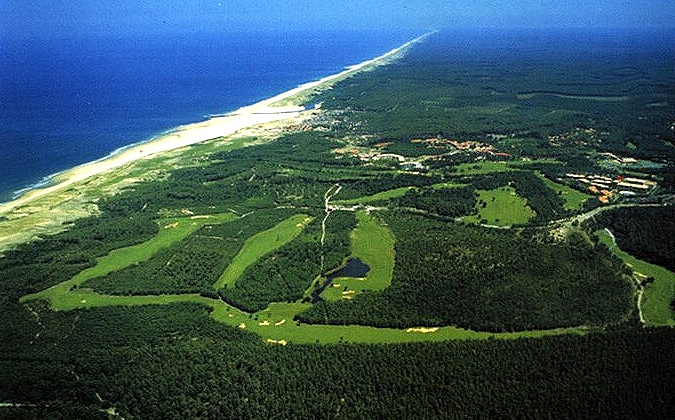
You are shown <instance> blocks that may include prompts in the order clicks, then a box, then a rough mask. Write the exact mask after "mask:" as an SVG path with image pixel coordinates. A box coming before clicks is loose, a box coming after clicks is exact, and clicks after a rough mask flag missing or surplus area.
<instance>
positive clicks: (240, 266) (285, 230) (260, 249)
mask: <svg viewBox="0 0 675 420" xmlns="http://www.w3.org/2000/svg"><path fill="white" fill-rule="evenodd" d="M311 221H312V218H311V217H309V216H307V215H306V214H296V215H294V216H291V217H289V218H288V219H286V220H284V221H282V222H281V223H279V224H277V225H276V226H274V227H273V228H271V229H267V230H265V231H262V232H260V233H257V234H255V235H253V236H251V237H250V238H248V239H247V240H246V242H245V243H244V246H243V247H242V248H241V251H239V253H238V254H237V255H236V256H235V257H234V258H233V259H232V262H231V263H230V265H228V266H227V268H226V269H225V272H224V273H223V274H222V275H221V276H220V278H219V279H218V281H217V282H216V284H215V285H214V288H215V289H216V290H219V289H222V288H224V287H232V286H234V283H235V282H236V281H237V279H238V278H239V277H241V275H242V274H243V273H244V271H245V270H246V269H247V268H248V267H249V266H250V265H252V264H254V263H255V262H256V261H258V260H259V259H260V258H261V257H263V256H264V255H266V254H269V253H270V252H272V251H274V250H276V249H279V248H281V247H282V246H284V245H286V244H287V243H289V242H290V241H292V240H293V239H295V237H296V236H298V235H299V234H300V232H302V231H303V230H304V229H305V227H307V224H308V223H309V222H311Z"/></svg>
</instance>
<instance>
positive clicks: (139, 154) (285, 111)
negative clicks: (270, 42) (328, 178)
mask: <svg viewBox="0 0 675 420" xmlns="http://www.w3.org/2000/svg"><path fill="white" fill-rule="evenodd" d="M431 33H433V32H431ZM431 33H427V34H424V35H422V36H420V37H417V38H415V39H413V40H411V41H408V42H406V43H405V44H403V45H401V46H400V47H397V48H395V49H393V50H391V51H388V52H386V53H384V54H382V55H380V56H378V57H375V58H373V59H369V60H366V61H363V62H361V63H359V64H356V65H352V66H348V67H346V68H345V70H343V71H341V72H338V73H336V74H333V75H330V76H326V77H324V78H321V79H319V80H317V81H313V82H309V83H305V84H302V85H300V86H298V87H295V88H293V89H290V90H288V91H285V92H283V93H281V94H278V95H275V96H273V97H271V98H268V99H265V100H262V101H260V102H257V103H255V104H253V105H248V106H244V107H242V108H239V109H237V110H235V111H233V112H230V113H227V114H224V115H222V116H216V117H213V118H209V119H207V120H205V121H201V122H197V123H192V124H187V125H182V126H179V127H176V128H175V129H172V130H169V131H167V132H166V134H164V135H160V136H157V137H155V138H151V139H149V140H147V141H142V142H137V143H133V144H130V145H127V146H124V147H121V148H118V149H116V150H115V151H113V152H112V153H110V154H109V155H107V156H105V157H103V158H101V159H98V160H94V161H92V162H88V163H85V164H82V165H79V166H76V167H74V168H71V169H67V170H65V171H61V172H58V173H55V174H53V175H50V176H48V177H46V178H44V179H43V180H41V181H40V182H38V183H36V184H34V185H32V186H29V187H26V188H24V189H22V190H19V191H17V193H19V195H18V196H16V197H15V198H14V199H13V200H11V201H8V202H5V203H0V214H3V213H8V212H10V211H12V210H14V209H17V208H19V207H21V206H24V205H26V204H28V203H31V202H33V201H34V200H36V199H38V198H40V197H43V196H45V195H48V194H51V193H54V192H57V191H59V190H62V189H64V188H66V187H68V186H71V185H73V184H76V183H78V182H81V181H85V180H86V179H88V178H90V177H92V176H94V175H98V174H101V173H103V172H105V171H108V170H111V169H114V168H118V167H121V166H123V165H125V164H128V163H130V162H133V161H135V160H138V159H144V158H148V157H150V156H154V155H157V154H159V153H163V152H166V151H170V150H174V149H177V148H181V147H185V146H189V145H192V144H196V143H200V142H203V141H206V140H211V139H215V138H219V137H224V136H228V135H231V134H233V133H235V132H237V131H239V130H241V129H244V128H248V127H252V126H255V125H259V124H264V123H272V122H277V121H281V120H284V119H288V118H293V117H297V116H299V115H300V113H302V112H303V111H305V108H304V107H303V106H300V102H302V100H303V97H302V95H307V94H311V93H312V92H313V91H314V90H315V89H318V90H320V89H323V88H326V87H328V86H329V85H330V84H331V83H335V82H336V81H338V80H340V79H342V78H345V77H349V76H351V75H353V74H355V73H357V72H360V71H363V70H366V69H368V68H371V67H373V66H376V65H381V64H385V63H387V62H388V61H389V60H391V59H394V58H395V57H396V56H397V55H398V54H400V53H402V52H403V51H405V50H406V49H407V48H409V47H410V46H411V45H413V44H415V43H417V42H420V41H421V40H423V39H424V38H426V37H427V36H429V35H430V34H431Z"/></svg>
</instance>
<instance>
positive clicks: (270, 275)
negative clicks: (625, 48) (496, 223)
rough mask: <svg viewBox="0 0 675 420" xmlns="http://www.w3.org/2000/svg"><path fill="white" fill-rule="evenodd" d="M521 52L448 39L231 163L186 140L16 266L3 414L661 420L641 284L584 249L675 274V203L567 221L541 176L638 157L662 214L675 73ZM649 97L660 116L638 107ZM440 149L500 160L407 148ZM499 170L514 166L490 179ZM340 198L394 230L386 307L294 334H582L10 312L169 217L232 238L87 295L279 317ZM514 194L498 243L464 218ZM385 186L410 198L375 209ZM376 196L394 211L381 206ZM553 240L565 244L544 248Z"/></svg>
mask: <svg viewBox="0 0 675 420" xmlns="http://www.w3.org/2000/svg"><path fill="white" fill-rule="evenodd" d="M511 36H512V37H515V38H513V39H510V40H507V39H502V40H501V41H499V42H498V43H497V44H496V45H493V44H492V41H494V40H493V39H492V38H490V42H488V40H487V39H486V38H484V37H483V36H482V35H477V36H476V37H474V38H471V41H470V42H471V43H472V45H471V48H466V47H463V48H459V49H457V48H456V47H457V45H455V44H454V42H455V41H454V40H453V38H452V37H449V36H447V34H442V33H441V34H436V35H434V36H432V37H431V38H429V39H428V40H427V41H425V42H423V43H421V44H418V45H415V46H414V47H413V48H412V49H410V50H409V51H408V52H407V54H406V55H405V57H403V58H400V59H399V60H397V61H395V62H393V63H391V64H389V65H387V66H384V67H380V68H377V69H374V70H372V71H369V72H364V73H361V74H358V75H356V76H354V77H351V78H348V79H346V80H345V81H342V82H340V83H338V84H336V85H335V86H334V87H333V88H331V89H329V90H327V91H325V92H324V93H322V94H320V95H319V96H317V97H314V98H311V102H312V103H319V102H321V103H322V111H321V113H320V114H319V115H318V116H317V117H315V118H314V119H312V120H311V121H309V122H307V127H303V129H302V130H297V131H291V132H288V133H286V134H284V135H282V136H281V137H279V138H278V139H276V140H274V141H267V142H266V141H265V139H257V138H252V139H250V142H251V143H254V142H255V145H253V146H249V147H241V148H233V149H232V150H220V151H216V152H214V151H213V150H209V151H208V152H206V153H202V152H201V150H202V149H199V146H197V147H195V148H194V149H191V150H192V152H190V151H188V152H186V155H185V159H182V160H181V163H180V164H177V163H176V162H175V161H174V162H172V164H171V165H172V166H169V165H160V166H158V168H156V170H155V171H154V172H153V173H152V176H149V177H148V179H149V180H148V181H144V182H138V183H136V184H134V185H133V186H132V187H129V188H126V189H124V190H123V191H120V192H119V193H117V194H115V195H113V196H107V197H103V198H102V199H101V200H100V201H98V203H97V206H98V210H99V214H97V215H94V216H91V217H88V218H84V219H81V220H78V221H76V222H74V223H72V224H70V225H68V226H67V227H68V229H67V230H65V231H63V232H61V233H58V234H54V235H50V236H43V237H41V238H39V239H38V240H35V241H33V242H30V243H28V244H24V245H22V246H20V247H17V248H16V249H14V250H9V251H6V252H5V253H4V254H3V255H2V256H0V418H54V419H58V418H63V419H72V418H108V414H107V413H106V412H105V410H108V409H109V410H111V411H114V412H116V413H119V415H120V416H121V417H123V418H127V419H133V418H143V419H146V418H147V419H153V418H158V419H159V418H162V419H167V418H181V419H182V418H237V419H246V418H315V417H320V418H336V417H342V418H345V417H346V418H381V417H387V418H532V419H541V418H551V419H553V418H555V419H560V418H579V417H582V418H598V419H602V418H607V419H610V418H611V419H616V418H626V419H630V418H672V415H673V407H675V400H674V398H673V395H675V386H674V385H675V383H674V382H673V380H672V378H673V377H675V363H674V362H673V358H672V357H671V356H670V354H671V352H672V348H673V346H674V345H675V332H674V331H673V329H672V328H645V327H643V326H642V325H640V321H639V317H638V316H637V314H636V306H635V295H636V290H635V286H634V284H633V283H632V280H631V278H630V274H631V271H630V268H629V267H626V266H625V265H624V264H623V263H622V262H621V261H620V260H618V259H617V258H616V257H615V256H614V255H613V254H612V253H611V252H610V251H609V250H608V249H607V248H606V247H605V246H603V245H602V244H598V243H597V242H596V241H595V239H594V238H593V235H592V232H593V231H595V230H597V229H599V228H604V227H607V228H609V229H610V230H611V231H612V232H613V233H614V235H615V236H616V239H617V242H618V244H619V246H620V247H621V248H622V249H623V250H625V251H627V252H629V253H631V254H633V255H635V256H637V257H639V258H642V259H645V260H648V261H652V262H654V263H657V264H661V265H664V266H666V267H669V268H670V269H671V270H672V269H673V265H672V263H673V259H672V255H674V254H675V249H674V245H673V238H674V237H675V235H674V233H675V232H674V230H675V225H674V224H673V223H674V222H673V220H675V219H674V218H673V217H672V216H673V211H672V206H662V207H630V208H616V209H612V210H607V211H604V212H600V213H598V214H597V215H596V216H595V217H594V218H592V219H591V220H589V221H587V222H585V223H582V224H581V225H579V223H572V222H571V221H570V222H569V223H567V222H568V220H569V219H568V218H570V217H573V216H575V214H576V213H581V212H584V211H586V210H588V209H590V208H592V207H595V206H598V205H599V204H598V203H597V201H596V200H593V202H588V203H586V204H585V205H584V207H583V208H582V209H581V210H578V211H571V210H565V207H564V201H563V198H562V197H561V195H560V194H559V193H557V192H556V191H553V190H552V189H551V188H549V187H548V186H547V185H546V183H545V182H543V181H542V180H541V178H540V177H539V176H537V174H536V172H539V173H543V174H546V175H548V177H549V178H550V179H555V178H556V177H558V176H560V175H561V174H564V173H565V172H566V171H579V172H591V171H595V172H601V173H603V174H606V175H609V176H613V175H616V174H618V173H619V171H620V170H621V168H617V167H607V166H602V165H601V164H600V163H598V156H599V155H598V153H601V152H608V151H609V152H612V153H616V154H618V155H621V156H629V155H630V156H635V157H637V158H640V159H646V160H648V161H649V162H648V163H649V165H648V167H647V168H645V169H644V172H642V174H643V176H648V177H651V178H652V179H655V180H658V182H659V183H660V184H659V188H657V189H656V190H655V191H654V192H652V193H651V194H650V195H649V196H648V197H645V199H644V201H645V202H649V203H660V202H667V201H668V200H669V197H670V196H669V195H668V194H672V193H673V187H674V186H675V181H674V179H673V170H672V169H673V166H672V165H673V160H674V157H675V152H674V150H675V148H673V146H672V144H673V141H674V134H673V132H672V130H670V129H669V127H668V124H670V123H671V122H672V121H670V119H672V115H673V106H672V105H669V104H672V103H675V99H672V96H673V95H674V94H675V92H673V89H672V86H675V84H673V83H670V81H671V79H672V77H671V76H669V74H670V73H668V72H667V66H666V64H667V63H669V61H668V60H665V61H664V57H663V56H657V57H654V58H653V60H652V63H653V68H651V69H647V70H644V71H642V70H638V69H637V68H636V67H635V66H634V65H633V63H631V62H630V57H605V58H607V59H606V60H600V59H597V57H594V55H593V54H592V53H593V52H592V51H587V50H585V49H584V48H583V46H579V49H578V50H576V51H574V54H577V55H576V56H572V58H574V59H570V60H559V59H558V57H553V56H549V55H546V54H544V55H543V56H537V55H536V54H535V56H537V57H538V58H537V59H532V57H530V56H529V55H528V54H531V53H529V52H528V50H527V49H524V50H520V49H517V50H513V49H511V47H508V45H506V44H502V43H503V42H506V43H507V44H508V43H509V42H513V43H515V44H518V43H519V42H520V43H522V42H523V41H524V40H523V39H521V38H519V35H518V34H511ZM465 39H466V38H465ZM525 45H529V44H528V43H525ZM505 47H508V48H506V52H504V48H505ZM455 50H458V51H463V52H461V53H457V54H455V53H454V51H455ZM449 51H453V53H449ZM467 51H470V53H469V52H467ZM570 54H572V52H570ZM666 58H667V57H666ZM669 77H670V79H669ZM599 80H602V83H599V82H598V81H599ZM585 95H588V96H585ZM618 96H627V97H628V99H625V100H624V99H621V100H617V99H616V97H618ZM589 97H590V98H591V99H589ZM584 98H586V99H584ZM598 98H600V99H601V100H598ZM608 98H609V99H608ZM663 98H666V99H668V100H667V101H666V100H665V99H663ZM657 100H658V101H660V102H659V103H661V102H665V103H666V105H663V106H661V105H660V106H647V105H649V104H652V103H654V102H655V101H657ZM638 118H639V119H638ZM427 138H438V139H442V138H447V139H450V138H453V139H458V140H460V141H469V140H475V141H480V142H482V143H484V144H486V145H489V146H491V147H493V148H494V150H495V151H497V152H500V153H502V155H500V156H496V155H486V154H484V153H480V152H477V151H465V152H459V151H457V150H454V149H451V148H450V147H449V146H447V147H446V146H442V147H440V146H439V147H438V148H434V147H430V146H429V145H428V144H426V143H423V142H411V140H414V139H427ZM553 138H554V139H555V141H551V139H553ZM376 145H378V147H375V146H376ZM352 148H359V149H360V150H370V151H372V150H375V149H377V151H378V152H391V153H398V154H402V155H404V156H406V157H407V158H415V159H418V160H419V161H420V162H422V163H423V164H424V165H423V166H424V167H423V168H422V169H419V170H409V169H406V168H405V167H404V166H402V165H400V164H399V163H398V162H387V161H377V162H375V161H368V160H367V159H366V160H362V159H360V158H358V157H357V156H352V155H349V154H345V153H337V152H336V151H337V150H338V149H340V150H350V149H352ZM204 150H206V149H204ZM505 154H506V155H505ZM507 155H508V156H507ZM523 159H526V160H523ZM486 160H493V161H497V162H500V165H502V164H503V165H502V166H500V169H499V170H495V171H480V170H478V169H479V168H480V167H479V166H478V164H479V163H482V162H485V161H486ZM460 164H470V165H468V166H466V165H465V166H462V167H461V168H462V170H459V168H460V167H459V166H458V165H460ZM474 166H475V167H474ZM474 169H476V170H475V171H474ZM445 183H447V184H446V185H444V184H445ZM336 185H339V187H340V190H339V193H338V194H337V195H336V196H335V197H333V200H335V201H339V200H354V201H352V202H353V203H356V204H355V205H357V206H358V205H359V204H368V205H372V206H375V207H376V209H373V210H372V211H374V212H377V213H376V214H377V216H378V218H379V219H381V220H383V221H384V222H386V226H387V227H388V229H390V230H391V232H392V233H393V236H394V237H395V245H394V251H395V265H394V275H393V278H392V279H391V280H392V281H391V285H390V286H389V287H388V288H387V289H385V290H382V291H377V292H375V291H365V292H363V293H361V294H358V295H356V296H355V297H354V299H353V300H351V301H333V302H328V301H321V300H319V302H318V303H316V304H314V305H313V306H311V307H310V309H308V310H306V311H304V312H301V313H300V314H298V315H297V318H296V320H295V322H305V323H320V324H360V325H372V326H381V327H384V326H386V327H395V328H406V327H411V326H421V325H423V326H445V325H454V326H459V327H463V328H468V329H474V330H480V331H490V332H509V331H523V330H530V329H551V328H558V327H579V326H582V327H585V328H584V329H583V330H584V331H585V334H582V335H580V334H577V333H570V334H561V335H557V336H551V337H540V338H530V339H507V340H497V339H487V340H467V341H448V342H441V343H434V342H423V343H416V344H386V345H384V344H382V345H374V344H353V343H346V342H344V341H342V340H341V341H342V342H341V343H340V344H336V345H319V344H316V345H314V344H312V345H300V344H297V343H292V342H291V343H289V344H288V345H286V346H271V345H267V344H265V343H264V341H263V340H262V339H261V337H260V336H258V335H256V334H253V333H250V332H247V331H245V330H240V329H238V328H234V327H230V326H227V325H224V324H220V323H218V322H216V321H214V320H213V319H212V318H210V317H209V316H208V315H209V310H210V308H208V307H206V306H201V305H198V304H188V303H182V304H171V305H154V306H152V305H151V306H141V307H101V308H93V309H78V310H72V311H52V310H51V309H50V308H49V306H48V304H47V302H44V301H29V302H26V303H23V304H21V303H19V299H20V298H21V297H22V296H25V295H26V294H29V293H34V292H38V291H41V290H44V289H46V288H48V287H50V286H52V285H56V284H58V283H61V282H63V281H66V280H69V279H70V278H72V277H73V276H74V275H75V274H77V273H79V272H81V271H82V270H84V269H86V268H88V267H92V266H94V265H95V264H96V258H98V257H101V256H104V255H106V254H108V253H109V252H110V251H111V250H114V249H118V248H123V247H127V246H130V245H134V244H140V243H143V242H145V241H148V240H149V239H151V238H153V237H154V236H155V235H157V234H158V232H159V231H160V229H161V228H162V226H163V223H165V221H166V220H167V219H168V218H170V217H185V215H186V214H196V215H209V214H211V215H214V214H222V213H231V214H234V215H236V216H237V217H236V218H235V219H234V220H232V221H229V222H222V223H211V224H205V225H204V226H203V227H201V228H200V229H199V230H197V231H196V232H194V233H192V234H190V235H188V236H187V237H185V238H184V239H182V240H181V241H178V242H177V243H175V244H171V245H170V246H167V247H166V248H164V249H161V250H160V251H158V252H157V253H156V254H155V255H154V256H152V258H150V259H148V260H147V261H143V262H139V263H136V264H133V265H130V266H128V267H126V268H124V269H121V270H119V271H115V272H112V273H110V274H108V275H106V276H104V277H99V278H95V279H92V280H90V281H88V282H86V283H84V284H82V285H81V287H83V288H92V289H94V290H96V291H97V292H100V293H107V294H115V295H126V294H132V295H154V294H163V293H171V294H180V293H190V292H197V293H201V294H202V295H205V296H209V297H212V298H214V299H218V298H220V299H222V300H223V301H225V302H227V303H229V304H231V305H232V306H235V307H237V308H239V309H242V310H244V311H246V312H249V313H250V317H251V318H255V316H256V315H255V313H254V312H255V311H259V310H261V309H264V308H265V307H267V305H268V304H269V303H271V302H295V301H299V300H301V299H302V298H303V296H304V294H305V293H306V291H307V290H309V289H311V287H312V286H313V283H314V282H315V281H316V280H317V277H318V276H321V275H325V274H326V272H328V271H329V270H331V269H333V268H335V267H337V266H339V265H340V264H341V263H342V262H344V260H345V259H346V258H347V257H349V255H350V252H351V250H350V240H351V237H350V235H351V234H352V232H353V231H354V228H355V227H356V219H355V217H354V213H353V212H350V211H339V210H336V211H332V213H331V214H330V216H329V217H328V218H327V219H326V236H325V243H324V246H321V245H320V238H321V236H322V234H323V232H322V221H323V218H324V216H325V200H326V195H325V194H326V193H327V191H331V189H333V191H336V190H337V187H336ZM504 187H511V188H513V191H515V193H514V194H517V195H518V196H519V197H521V198H522V199H524V200H525V201H526V203H527V206H528V207H529V208H530V209H532V211H533V213H534V216H533V217H532V218H530V220H529V221H527V222H526V223H523V224H521V225H517V226H514V227H510V228H496V227H486V226H481V225H478V224H470V223H468V222H462V221H460V220H456V219H457V218H460V217H462V216H469V215H476V212H477V210H476V206H477V205H478V204H479V203H478V201H477V200H478V191H479V190H480V191H485V190H494V189H497V188H504ZM406 188H407V189H406ZM396 189H401V191H404V192H401V193H400V194H398V193H390V194H389V195H387V194H386V193H387V192H391V191H395V190H396ZM378 193H385V194H384V197H386V198H382V199H381V200H379V201H377V200H376V201H371V200H370V197H371V196H373V195H375V194H378ZM378 197H381V196H378ZM361 198H363V200H362V201H364V202H363V203H361V202H360V201H359V200H361ZM297 214H306V215H309V216H311V217H312V218H313V219H312V221H311V222H309V224H308V225H307V226H306V227H305V228H304V230H302V232H301V233H300V234H299V235H298V236H297V237H295V238H294V239H293V240H292V241H290V242H288V243H286V244H285V245H283V246H281V247H279V248H278V249H275V250H274V251H273V252H270V253H268V254H265V255H263V256H262V257H261V258H259V259H258V260H257V261H256V262H255V263H254V264H252V265H250V266H248V267H247V268H246V270H245V271H244V274H243V275H242V276H241V277H239V278H238V279H237V281H236V282H235V283H234V285H233V286H232V287H226V288H222V289H220V290H215V289H214V287H213V286H214V283H215V282H216V280H217V279H218V278H219V276H220V275H221V274H222V273H223V271H224V270H225V268H226V267H227V265H228V264H229V263H230V262H231V261H232V259H233V258H234V257H235V256H236V255H237V253H238V252H239V251H240V250H241V249H242V247H243V246H244V244H245V242H246V240H247V239H248V238H251V237H252V236H253V235H255V234H256V233H259V232H262V231H265V230H267V229H269V228H271V227H272V226H275V225H276V224H278V223H279V222H281V221H282V220H285V219H287V218H289V217H290V216H292V215H297ZM565 223H567V224H565ZM563 224H564V225H565V226H566V229H563V231H564V234H563V235H557V236H556V235H553V234H552V233H551V232H552V230H553V229H554V228H558V227H560V226H562V225H563ZM219 303H220V304H222V302H219ZM245 316H248V315H245ZM289 321H290V319H289ZM311 342H313V340H312V341H311Z"/></svg>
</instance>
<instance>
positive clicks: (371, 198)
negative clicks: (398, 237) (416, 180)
mask: <svg viewBox="0 0 675 420" xmlns="http://www.w3.org/2000/svg"><path fill="white" fill-rule="evenodd" d="M465 186H466V185H464V184H455V183H452V182H441V183H438V184H433V185H432V186H431V187H432V188H434V189H441V188H452V187H457V188H460V187H465ZM412 188H415V187H400V188H394V189H391V190H387V191H382V192H379V193H377V194H373V195H367V196H364V197H357V198H350V199H348V200H335V203H336V204H344V205H350V204H367V203H374V202H377V201H386V200H391V199H392V198H398V197H402V196H404V195H405V193H407V192H408V191H410V189H412Z"/></svg>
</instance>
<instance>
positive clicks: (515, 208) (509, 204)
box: [464, 187, 534, 226]
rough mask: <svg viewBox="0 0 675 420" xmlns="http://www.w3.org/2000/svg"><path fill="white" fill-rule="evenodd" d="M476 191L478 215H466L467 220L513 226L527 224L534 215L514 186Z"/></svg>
mask: <svg viewBox="0 0 675 420" xmlns="http://www.w3.org/2000/svg"><path fill="white" fill-rule="evenodd" d="M476 192H477V193H478V202H479V203H480V204H476V211H477V212H478V216H476V215H471V216H466V217H464V220H465V221H467V222H471V223H479V222H480V221H481V220H483V221H484V223H486V224H488V225H495V226H511V225H519V224H525V223H527V222H528V221H529V220H530V218H531V217H533V216H534V212H533V211H532V209H531V208H529V207H528V206H527V201H526V200H525V199H524V198H522V197H520V196H519V195H518V194H517V193H516V190H515V189H513V188H512V187H500V188H496V189H494V190H476ZM481 202H483V203H484V204H482V203H481Z"/></svg>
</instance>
